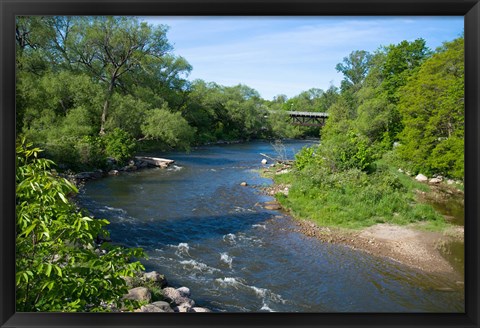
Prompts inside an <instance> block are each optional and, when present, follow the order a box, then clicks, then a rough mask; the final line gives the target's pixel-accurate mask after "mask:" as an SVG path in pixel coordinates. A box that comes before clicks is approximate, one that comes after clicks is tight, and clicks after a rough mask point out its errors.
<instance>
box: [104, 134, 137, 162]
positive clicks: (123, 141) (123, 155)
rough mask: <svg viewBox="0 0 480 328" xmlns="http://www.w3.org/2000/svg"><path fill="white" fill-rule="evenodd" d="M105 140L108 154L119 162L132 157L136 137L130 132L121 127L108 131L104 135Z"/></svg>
mask: <svg viewBox="0 0 480 328" xmlns="http://www.w3.org/2000/svg"><path fill="white" fill-rule="evenodd" d="M104 142H105V153H106V155H107V156H108V157H112V158H114V159H115V160H116V161H117V162H119V163H123V162H125V161H126V160H128V159H129V158H131V157H132V156H133V154H134V152H135V149H136V142H135V139H134V138H133V137H132V136H131V135H130V134H129V133H128V132H125V131H123V130H121V129H119V128H115V129H114V130H113V131H112V132H110V133H107V134H106V135H105V136H104Z"/></svg>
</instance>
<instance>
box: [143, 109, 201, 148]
mask: <svg viewBox="0 0 480 328" xmlns="http://www.w3.org/2000/svg"><path fill="white" fill-rule="evenodd" d="M142 132H143V134H144V135H145V139H153V140H158V141H160V142H162V143H163V144H164V145H167V146H169V147H180V148H184V149H187V150H188V149H189V147H190V144H191V142H192V141H193V136H194V133H195V132H194V130H193V129H192V128H191V127H190V126H189V125H188V122H187V121H186V120H185V119H184V118H183V117H182V115H181V114H180V113H179V112H176V113H171V112H170V111H169V110H168V108H166V107H163V108H156V109H153V110H151V111H150V112H149V115H148V117H147V118H146V120H145V123H144V124H143V125H142Z"/></svg>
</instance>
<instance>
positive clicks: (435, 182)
mask: <svg viewBox="0 0 480 328" xmlns="http://www.w3.org/2000/svg"><path fill="white" fill-rule="evenodd" d="M428 182H429V183H433V184H437V183H440V182H442V179H439V178H431V179H430V180H429V181H428Z"/></svg>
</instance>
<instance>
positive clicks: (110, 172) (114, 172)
mask: <svg viewBox="0 0 480 328" xmlns="http://www.w3.org/2000/svg"><path fill="white" fill-rule="evenodd" d="M119 174H120V172H119V171H118V170H111V171H109V172H108V175H119Z"/></svg>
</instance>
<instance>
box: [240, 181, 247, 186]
mask: <svg viewBox="0 0 480 328" xmlns="http://www.w3.org/2000/svg"><path fill="white" fill-rule="evenodd" d="M240 185H241V186H243V187H246V186H248V183H246V182H245V181H243V182H242V183H240Z"/></svg>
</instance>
